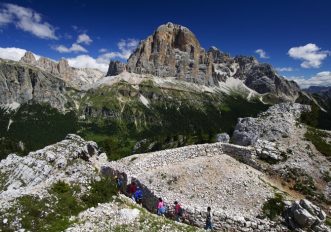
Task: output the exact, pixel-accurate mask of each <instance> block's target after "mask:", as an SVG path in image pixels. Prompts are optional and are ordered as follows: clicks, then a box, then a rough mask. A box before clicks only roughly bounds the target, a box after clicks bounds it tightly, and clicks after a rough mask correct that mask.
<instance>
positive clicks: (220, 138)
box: [216, 133, 230, 143]
mask: <svg viewBox="0 0 331 232" xmlns="http://www.w3.org/2000/svg"><path fill="white" fill-rule="evenodd" d="M216 141H217V142H221V143H229V142H230V136H229V135H228V134H227V133H221V134H217V135H216Z"/></svg>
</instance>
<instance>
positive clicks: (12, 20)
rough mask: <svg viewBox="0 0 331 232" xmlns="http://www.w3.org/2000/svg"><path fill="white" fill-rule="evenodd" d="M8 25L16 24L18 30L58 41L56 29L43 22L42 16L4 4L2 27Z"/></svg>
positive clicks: (29, 10)
mask: <svg viewBox="0 0 331 232" xmlns="http://www.w3.org/2000/svg"><path fill="white" fill-rule="evenodd" d="M7 24H14V25H15V26H16V27H17V28H19V29H21V30H23V31H26V32H30V33H31V34H33V35H35V36H37V37H39V38H42V39H57V36H56V35H55V29H54V27H53V26H52V25H50V24H49V23H47V22H43V20H42V17H41V15H40V14H39V13H37V12H35V11H34V10H32V9H30V8H26V7H21V6H18V5H15V4H2V5H1V9H0V26H3V25H7Z"/></svg>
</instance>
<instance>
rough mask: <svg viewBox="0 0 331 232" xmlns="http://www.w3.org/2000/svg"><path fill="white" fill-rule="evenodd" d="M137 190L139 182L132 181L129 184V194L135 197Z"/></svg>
mask: <svg viewBox="0 0 331 232" xmlns="http://www.w3.org/2000/svg"><path fill="white" fill-rule="evenodd" d="M136 191H137V184H136V182H134V181H132V182H131V184H130V185H129V186H128V194H129V196H130V197H133V194H134V193H135V192H136Z"/></svg>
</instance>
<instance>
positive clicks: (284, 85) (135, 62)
mask: <svg viewBox="0 0 331 232" xmlns="http://www.w3.org/2000/svg"><path fill="white" fill-rule="evenodd" d="M111 65H113V64H111ZM127 69H128V71H129V72H134V73H138V74H152V75H155V76H159V77H177V78H178V79H181V80H185V81H190V82H195V83H198V84H204V85H210V86H218V85H219V82H224V81H226V80H227V79H228V78H230V77H234V78H238V79H240V80H242V81H243V82H244V83H245V84H246V85H247V86H248V87H249V88H251V89H253V90H255V91H256V92H258V93H261V94H264V93H271V94H272V95H274V96H275V97H276V98H277V99H280V100H283V101H294V100H295V99H296V98H297V97H298V92H299V91H300V89H299V86H298V85H297V84H296V83H295V82H292V81H287V80H286V79H284V78H283V77H281V76H279V75H278V74H277V73H276V72H275V70H273V69H272V67H271V66H270V65H268V64H260V63H259V62H258V61H257V60H256V59H255V58H254V57H246V56H238V57H234V58H232V57H230V56H229V55H228V54H226V53H224V52H221V51H220V50H218V49H217V48H216V47H211V48H210V49H209V50H208V51H205V50H204V49H203V48H202V47H201V45H200V43H199V41H198V40H197V38H196V37H195V35H194V34H193V33H192V32H191V31H190V30H189V29H188V28H186V27H183V26H180V25H176V24H173V23H167V24H165V25H161V26H159V27H158V28H157V30H156V31H155V32H154V33H153V35H151V36H149V37H147V38H146V39H145V40H144V41H142V42H141V43H140V44H139V46H138V48H137V49H136V50H135V51H134V52H133V53H132V55H131V56H130V58H129V59H128V64H127Z"/></svg>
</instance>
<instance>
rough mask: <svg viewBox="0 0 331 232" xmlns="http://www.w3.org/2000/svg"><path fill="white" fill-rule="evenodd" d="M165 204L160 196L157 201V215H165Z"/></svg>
mask: <svg viewBox="0 0 331 232" xmlns="http://www.w3.org/2000/svg"><path fill="white" fill-rule="evenodd" d="M165 211H166V210H165V206H164V202H163V200H162V198H159V201H158V203H157V215H164V214H165Z"/></svg>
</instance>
